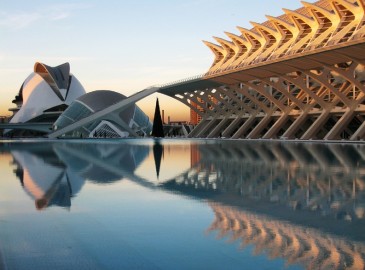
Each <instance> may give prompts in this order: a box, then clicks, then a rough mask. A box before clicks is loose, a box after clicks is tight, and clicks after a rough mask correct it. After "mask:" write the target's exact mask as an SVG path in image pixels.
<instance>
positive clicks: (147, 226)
mask: <svg viewBox="0 0 365 270" xmlns="http://www.w3.org/2000/svg"><path fill="white" fill-rule="evenodd" d="M115 142H117V143H115ZM364 149H365V148H364V147H363V146H359V145H346V146H345V145H327V146H326V145H317V144H291V143H286V144H282V143H268V142H266V143H254V142H237V141H235V142H230V141H226V142H219V141H203V140H201V141H199V140H196V141H174V140H170V141H169V140H162V141H160V144H158V145H157V144H154V142H153V141H152V140H123V141H112V140H111V141H108V140H107V141H105V143H85V142H82V143H79V142H78V141H73V142H66V141H59V142H57V143H43V144H39V143H28V144H26V143H23V144H21V143H14V144H11V145H9V144H3V145H2V146H1V147H0V151H1V153H2V154H1V155H0V168H1V170H2V174H3V178H2V181H0V188H1V189H0V203H1V205H2V206H3V207H2V208H1V209H0V243H1V244H0V253H1V254H2V257H4V258H5V261H6V264H7V265H8V268H9V269H29V267H30V266H31V268H34V269H36V268H38V269H45V268H47V267H48V266H49V265H51V266H52V269H65V268H72V267H73V268H75V267H76V265H77V268H78V269H83V268H85V269H121V268H123V267H124V268H131V267H135V268H142V269H143V268H145V269H154V268H159V269H161V268H162V269H171V268H174V269H176V268H180V269H191V268H195V269H196V268H199V269H202V268H203V269H205V268H210V269H238V268H240V269H241V268H244V269H252V268H253V267H255V268H258V269H286V267H288V269H301V268H304V269H305V268H312V269H343V268H345V266H346V267H347V268H348V269H350V267H353V269H359V268H362V266H363V263H364V256H365V245H364V243H363V242H364V241H365V234H364V230H363V228H365V227H364V225H365V224H364V213H365V212H364V209H365V207H364V206H365V196H364V195H365V193H364V189H365V185H364V175H365V170H364V164H365V163H364V161H365V154H364V153H365V152H364ZM9 163H12V164H13V165H12V166H11V167H10V168H9V167H8V164H9ZM157 173H158V174H159V175H158V176H157ZM24 191H25V194H27V195H25V196H24ZM65 208H66V209H69V211H65V210H64V209H65ZM36 209H38V210H43V211H42V212H37V210H36ZM0 258H1V256H0ZM80 265H82V266H80ZM0 266H1V265H0Z"/></svg>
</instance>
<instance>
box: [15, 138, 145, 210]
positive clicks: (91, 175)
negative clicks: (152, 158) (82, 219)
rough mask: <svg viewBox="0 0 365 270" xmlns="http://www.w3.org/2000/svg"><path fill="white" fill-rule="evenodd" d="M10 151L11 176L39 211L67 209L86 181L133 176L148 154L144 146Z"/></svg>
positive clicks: (61, 146) (43, 147)
mask: <svg viewBox="0 0 365 270" xmlns="http://www.w3.org/2000/svg"><path fill="white" fill-rule="evenodd" d="M11 149H12V151H11V154H12V155H13V159H14V162H13V163H14V165H15V166H16V168H15V169H14V173H15V175H16V176H17V177H18V178H19V180H20V182H21V184H22V186H23V188H24V190H25V191H26V193H27V194H28V195H29V196H30V197H31V198H33V199H34V200H35V205H36V208H37V209H38V210H41V209H44V208H46V207H49V206H52V205H57V206H61V207H65V208H70V207H71V198H72V197H73V196H75V195H76V194H77V193H78V192H79V191H80V190H81V188H82V186H83V185H84V182H85V181H86V180H88V181H92V182H94V183H98V184H106V183H112V182H115V181H119V180H121V179H122V178H123V177H125V175H129V174H132V175H133V172H134V170H135V169H136V168H137V166H138V165H139V164H140V163H141V162H142V161H143V160H144V159H145V157H146V156H147V155H148V153H149V147H148V146H146V145H144V146H143V145H139V146H138V145H135V146H131V145H122V144H96V145H94V144H72V143H71V144H62V143H59V144H24V145H22V146H21V147H19V148H18V149H17V147H16V146H12V148H11ZM75 153H77V155H75ZM90 159H92V161H94V162H91V161H90ZM113 168H114V169H113Z"/></svg>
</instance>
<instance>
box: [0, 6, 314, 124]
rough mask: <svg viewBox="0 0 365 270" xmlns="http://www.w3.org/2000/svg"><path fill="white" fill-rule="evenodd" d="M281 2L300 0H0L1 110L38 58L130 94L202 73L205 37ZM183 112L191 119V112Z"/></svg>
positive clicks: (93, 85)
mask: <svg viewBox="0 0 365 270" xmlns="http://www.w3.org/2000/svg"><path fill="white" fill-rule="evenodd" d="M309 2H314V1H313V0H311V1H309ZM284 7H285V8H288V9H297V8H299V7H301V3H300V1H297V0H257V1H252V0H226V1H217V0H184V1H175V0H155V1H151V0H150V1H147V0H139V1H121V0H112V1H100V0H99V1H97V0H91V1H86V0H85V1H65V0H64V1H57V0H53V1H45V0H32V1H28V0H14V1H9V0H6V1H5V0H0V40H1V42H0V91H1V99H0V112H1V113H0V114H4V113H5V111H6V110H7V109H8V108H9V107H13V105H12V104H11V100H12V98H13V97H14V96H15V94H16V93H17V91H18V89H19V87H20V85H21V84H22V82H23V81H24V79H25V78H26V77H27V76H28V75H29V74H30V73H31V72H32V69H33V65H34V63H35V62H37V61H39V62H42V63H45V64H47V65H50V66H56V65H59V64H62V63H64V62H69V63H70V65H71V72H72V73H73V74H74V75H75V76H76V77H77V78H78V79H79V80H80V82H81V83H82V84H83V86H84V87H85V89H86V90H87V91H92V90H96V89H111V90H115V91H118V92H121V93H123V94H125V95H127V96H128V95H130V94H132V93H134V92H137V91H139V90H141V89H143V88H145V87H147V86H150V85H154V84H162V83H166V82H170V81H174V80H179V79H183V78H186V77H191V76H194V75H197V74H201V73H204V72H206V71H207V70H208V69H209V67H210V64H211V63H212V61H213V55H212V53H211V51H210V50H209V49H208V48H207V47H206V46H205V45H204V44H203V43H202V42H201V41H202V40H207V41H213V42H214V40H213V38H212V36H217V37H223V38H226V36H225V34H224V31H227V32H232V33H236V34H238V33H239V32H238V30H237V29H236V26H242V27H246V28H252V27H251V25H250V23H249V22H250V21H255V22H259V23H261V22H264V21H265V20H266V19H265V14H268V15H273V16H279V15H281V14H283V11H282V9H281V8H284ZM159 97H160V98H161V99H162V101H160V105H161V107H163V108H164V106H166V108H167V109H166V110H167V112H166V113H167V114H166V115H172V118H173V119H172V120H177V118H179V116H176V115H177V112H175V111H177V109H175V111H173V110H174V109H173V108H169V105H170V106H171V104H174V103H173V102H170V101H169V100H167V99H164V98H162V97H161V95H159ZM152 100H154V98H150V99H148V100H146V101H144V102H142V103H141V104H142V105H141V106H143V107H148V106H147V104H154V102H151V101H152ZM164 103H165V104H164ZM149 107H151V108H152V107H153V106H149ZM178 108H180V107H178ZM151 110H153V109H151ZM179 110H180V109H179ZM182 111H183V112H184V113H185V114H186V118H188V115H187V114H188V110H183V109H182Z"/></svg>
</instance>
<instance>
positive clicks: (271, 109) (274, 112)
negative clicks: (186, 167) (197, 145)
mask: <svg viewBox="0 0 365 270" xmlns="http://www.w3.org/2000/svg"><path fill="white" fill-rule="evenodd" d="M303 5H304V7H302V8H300V9H298V10H295V11H291V10H287V9H284V12H285V14H284V15H282V16H279V17H271V16H267V18H268V21H266V22H264V23H262V24H258V23H252V25H253V28H252V29H251V30H248V29H244V28H241V27H239V28H238V29H239V31H240V32H241V34H240V35H234V34H231V33H226V34H227V36H228V37H229V38H230V39H231V40H225V39H222V38H215V39H216V41H217V42H218V44H213V43H210V42H205V44H206V45H207V46H208V47H209V48H210V49H211V50H212V52H213V53H214V55H215V59H214V61H213V64H212V66H211V68H210V70H209V71H208V73H206V74H205V75H204V76H203V77H202V78H201V80H206V81H207V80H209V81H214V82H217V83H219V84H220V85H219V86H212V87H201V88H192V87H186V90H184V89H183V88H184V86H183V85H182V86H181V85H180V86H179V87H180V90H179V92H178V93H177V92H176V93H174V95H171V94H170V95H171V96H173V97H175V98H176V99H178V100H180V101H182V102H183V103H184V104H186V105H188V106H189V107H190V108H191V109H192V110H193V112H194V113H196V114H198V115H199V116H200V118H201V119H202V120H201V121H200V123H199V125H198V126H197V127H196V128H195V130H194V131H193V132H192V133H190V134H189V137H205V138H214V137H219V136H223V137H230V138H267V139H268V138H280V137H285V138H297V139H328V140H332V139H349V140H357V139H363V138H364V137H365V124H364V117H365V106H364V104H365V100H364V98H365V97H364V93H365V45H364V43H365V38H364V37H365V16H364V15H365V3H364V1H363V0H321V1H318V2H316V3H313V4H310V3H306V2H303ZM171 88H172V87H171ZM163 92H165V93H166V94H169V93H168V91H167V90H166V91H163Z"/></svg>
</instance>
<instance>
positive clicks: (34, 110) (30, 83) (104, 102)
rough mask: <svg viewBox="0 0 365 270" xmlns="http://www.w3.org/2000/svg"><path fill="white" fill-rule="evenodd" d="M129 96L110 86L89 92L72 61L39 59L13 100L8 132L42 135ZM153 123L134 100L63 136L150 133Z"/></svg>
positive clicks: (123, 135) (137, 134)
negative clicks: (52, 63)
mask: <svg viewBox="0 0 365 270" xmlns="http://www.w3.org/2000/svg"><path fill="white" fill-rule="evenodd" d="M124 99H126V97H125V96H124V95H122V94H120V93H117V92H114V91H110V90H98V91H92V92H89V93H86V91H85V89H84V87H83V86H82V85H81V83H80V82H79V81H78V80H77V79H76V77H75V76H74V75H72V74H71V73H70V64H69V63H64V64H62V65H59V66H56V67H50V66H47V65H45V64H42V63H39V62H37V63H35V65H34V72H32V73H31V74H30V75H29V76H28V77H27V79H26V80H25V81H24V83H23V84H22V86H21V88H20V90H19V93H18V95H17V96H16V97H15V99H14V100H13V103H15V104H16V108H12V109H10V111H12V112H13V116H12V118H11V120H10V123H9V124H8V125H6V127H5V128H9V129H7V130H5V135H6V136H11V137H13V136H20V137H21V136H41V135H45V134H48V133H49V132H50V131H52V129H53V130H57V129H59V128H64V127H67V126H68V125H70V124H72V123H74V122H76V121H79V120H81V119H83V118H85V117H87V116H91V117H92V116H93V114H94V113H96V112H98V111H101V110H104V109H106V108H108V107H110V106H111V105H113V104H115V103H117V102H121V101H123V100H124ZM151 130H152V123H151V122H150V120H149V118H148V116H147V115H146V114H144V113H143V112H142V110H141V109H140V108H139V107H138V106H136V105H135V103H131V104H129V105H128V106H126V107H125V109H123V110H121V111H118V112H111V113H109V114H106V115H104V116H103V117H102V118H97V119H96V118H95V119H93V121H92V122H91V123H88V124H87V125H85V126H81V127H79V128H77V129H75V130H73V131H72V132H69V133H66V134H63V137H78V138H79V137H83V138H85V137H102V138H105V137H107V138H115V137H117V138H124V137H141V136H142V137H144V136H147V135H149V134H150V132H151Z"/></svg>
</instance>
